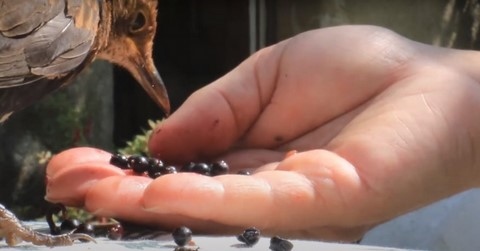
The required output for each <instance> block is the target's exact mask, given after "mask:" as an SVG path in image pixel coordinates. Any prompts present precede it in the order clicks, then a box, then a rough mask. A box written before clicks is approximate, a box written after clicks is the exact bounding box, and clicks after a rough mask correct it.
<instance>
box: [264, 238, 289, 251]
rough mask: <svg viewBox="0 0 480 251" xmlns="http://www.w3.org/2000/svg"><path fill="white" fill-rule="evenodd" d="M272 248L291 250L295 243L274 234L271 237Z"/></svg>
mask: <svg viewBox="0 0 480 251" xmlns="http://www.w3.org/2000/svg"><path fill="white" fill-rule="evenodd" d="M269 248H270V250H272V251H290V250H292V249H293V244H292V243H291V242H289V241H288V240H285V239H282V238H280V237H278V236H274V237H272V238H271V239H270V247H269Z"/></svg>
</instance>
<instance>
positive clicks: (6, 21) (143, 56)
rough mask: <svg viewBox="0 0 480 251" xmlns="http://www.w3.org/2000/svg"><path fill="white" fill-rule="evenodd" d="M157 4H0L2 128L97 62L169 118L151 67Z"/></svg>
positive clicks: (60, 0)
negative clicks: (130, 79) (132, 83)
mask: <svg viewBox="0 0 480 251" xmlns="http://www.w3.org/2000/svg"><path fill="white" fill-rule="evenodd" d="M156 8H157V0H0V122H1V121H4V120H5V119H6V118H7V117H8V115H9V114H11V113H12V112H16V111H18V110H20V109H22V108H24V107H26V106H28V105H30V104H32V103H34V102H35V101H37V100H39V99H41V98H42V97H43V96H45V95H46V94H48V93H50V92H52V91H54V90H56V89H58V88H59V87H61V86H63V85H64V84H66V83H69V82H70V80H71V79H72V78H74V77H75V76H76V75H77V74H78V73H79V72H80V71H81V70H83V69H84V68H85V67H86V66H88V65H89V64H90V63H91V62H92V61H93V60H94V59H95V58H100V59H105V60H108V61H110V62H113V63H115V64H118V65H120V66H122V67H124V68H126V69H127V70H128V71H129V72H130V73H131V74H132V75H133V76H134V77H135V79H136V80H137V81H138V82H139V83H140V84H141V85H142V87H143V88H144V89H145V91H146V92H147V93H148V94H149V95H150V96H151V97H152V98H153V99H154V100H155V102H157V104H158V105H159V106H160V107H162V109H163V110H164V112H165V113H167V114H168V113H169V112H170V104H169V101H168V96H167V92H166V90H165V86H164V84H163V82H162V80H161V78H160V76H159V74H158V72H157V70H156V68H155V66H154V64H153V60H152V40H153V37H154V35H155V29H156V15H157V11H156Z"/></svg>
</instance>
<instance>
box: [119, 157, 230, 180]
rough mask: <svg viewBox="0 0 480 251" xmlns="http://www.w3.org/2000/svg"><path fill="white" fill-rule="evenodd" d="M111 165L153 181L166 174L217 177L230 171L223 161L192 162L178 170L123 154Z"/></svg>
mask: <svg viewBox="0 0 480 251" xmlns="http://www.w3.org/2000/svg"><path fill="white" fill-rule="evenodd" d="M110 164H112V165H114V166H116V167H119V168H121V169H131V170H133V172H134V173H136V174H147V175H148V176H149V177H150V178H152V179H155V178H157V177H160V176H162V175H164V174H171V173H177V172H193V173H198V174H202V175H208V176H217V175H222V174H227V173H228V171H229V167H228V164H227V163H226V162H225V161H223V160H220V161H216V162H213V163H203V162H199V163H195V162H190V163H188V164H186V165H184V166H183V167H181V168H177V167H175V166H172V165H165V164H164V163H163V161H161V160H159V159H156V158H152V157H145V156H141V155H132V156H128V157H127V156H125V155H122V154H114V155H112V157H111V158H110Z"/></svg>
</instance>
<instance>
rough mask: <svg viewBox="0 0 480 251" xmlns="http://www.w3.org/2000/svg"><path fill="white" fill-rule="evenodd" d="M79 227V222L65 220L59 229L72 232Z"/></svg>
mask: <svg viewBox="0 0 480 251" xmlns="http://www.w3.org/2000/svg"><path fill="white" fill-rule="evenodd" d="M78 226H80V221H79V220H77V219H66V220H63V221H62V224H60V229H61V230H62V231H72V230H74V229H76V228H78Z"/></svg>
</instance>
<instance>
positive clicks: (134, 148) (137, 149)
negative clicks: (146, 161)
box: [118, 120, 161, 156]
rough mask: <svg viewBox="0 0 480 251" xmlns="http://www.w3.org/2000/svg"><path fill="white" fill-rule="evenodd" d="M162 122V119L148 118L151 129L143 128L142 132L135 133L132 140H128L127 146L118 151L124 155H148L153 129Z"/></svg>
mask: <svg viewBox="0 0 480 251" xmlns="http://www.w3.org/2000/svg"><path fill="white" fill-rule="evenodd" d="M159 123H161V121H160V120H157V121H153V120H148V126H149V127H150V129H148V130H145V129H144V130H142V131H143V133H142V134H138V135H135V136H134V138H133V139H132V140H131V141H128V142H127V146H126V147H124V148H122V149H119V150H118V152H119V153H121V154H124V155H134V154H141V155H145V156H148V139H149V138H150V135H151V134H152V132H153V129H154V128H155V127H156V126H157V125H158V124H159Z"/></svg>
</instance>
